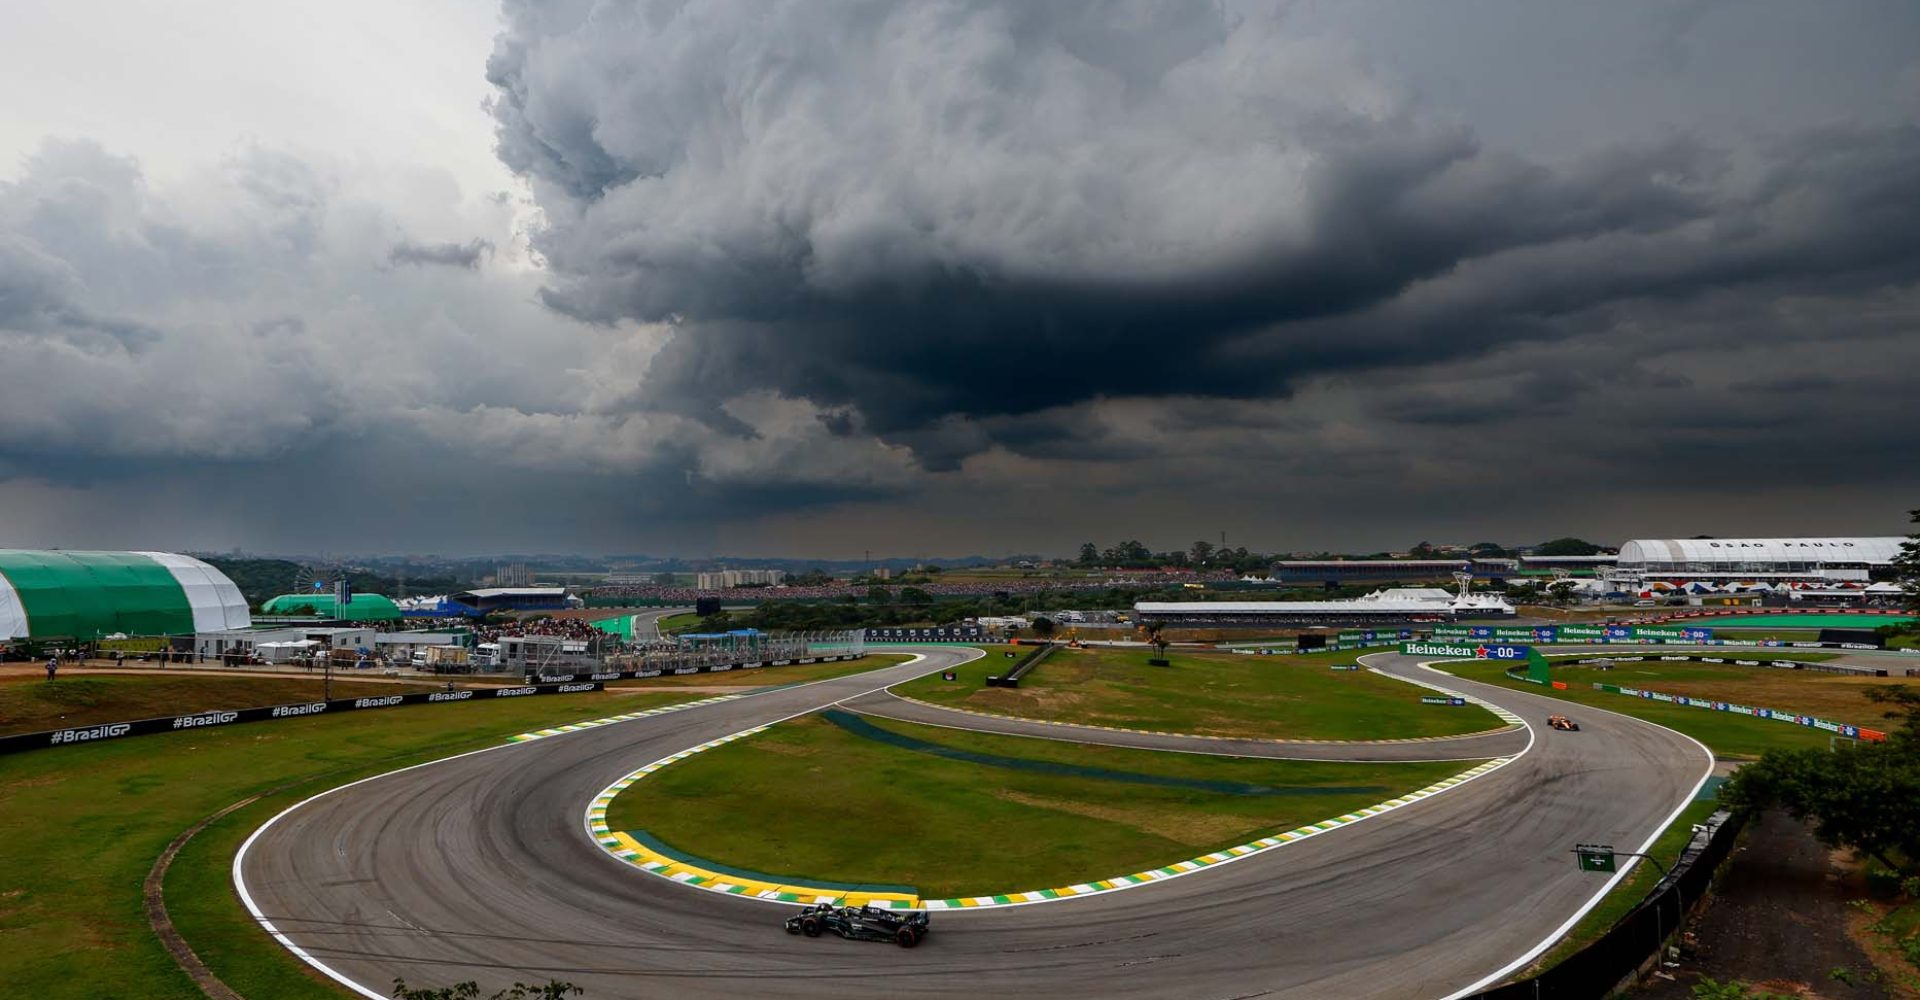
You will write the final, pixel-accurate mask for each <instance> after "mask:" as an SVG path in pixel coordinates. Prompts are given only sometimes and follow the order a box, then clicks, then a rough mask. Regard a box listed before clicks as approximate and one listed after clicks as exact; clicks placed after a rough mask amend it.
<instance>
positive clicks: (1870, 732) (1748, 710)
mask: <svg viewBox="0 0 1920 1000" xmlns="http://www.w3.org/2000/svg"><path fill="white" fill-rule="evenodd" d="M1661 658H1662V659H1671V657H1661ZM1593 689H1594V690H1596V691H1605V692H1608V693H1610V694H1622V695H1626V696H1628V697H1630V698H1645V699H1647V700H1649V701H1660V702H1666V703H1668V704H1670V705H1685V706H1686V707H1688V708H1704V709H1707V710H1708V711H1712V712H1731V713H1733V714H1735V715H1746V716H1751V717H1753V718H1756V719H1771V720H1773V721H1775V722H1785V723H1790V724H1792V725H1796V726H1806V727H1807V728H1809V729H1819V730H1824V731H1826V732H1829V733H1834V734H1836V735H1840V736H1845V737H1846V738H1848V739H1852V740H1870V741H1873V742H1876V743H1877V742H1882V741H1884V740H1885V739H1886V738H1887V734H1886V733H1883V732H1881V731H1879V730H1877V729H1862V728H1860V727H1858V726H1850V725H1847V724H1846V723H1844V722H1834V721H1832V720H1830V719H1820V718H1815V717H1814V716H1811V715H1796V714H1794V713H1792V712H1783V711H1780V710H1779V709H1777V708H1755V707H1753V706H1751V705H1737V704H1734V703H1732V702H1726V701H1714V700H1713V699H1711V698H1692V697H1688V696H1687V695H1683V694H1665V693H1663V692H1660V691H1647V690H1643V689H1640V688H1630V687H1619V686H1616V685H1613V684H1600V683H1595V684H1594V685H1593Z"/></svg>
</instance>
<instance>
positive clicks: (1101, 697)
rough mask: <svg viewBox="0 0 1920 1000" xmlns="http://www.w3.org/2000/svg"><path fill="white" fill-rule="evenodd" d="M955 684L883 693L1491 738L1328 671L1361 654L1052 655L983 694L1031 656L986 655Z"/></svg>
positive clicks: (1412, 690) (1006, 708)
mask: <svg viewBox="0 0 1920 1000" xmlns="http://www.w3.org/2000/svg"><path fill="white" fill-rule="evenodd" d="M983 648H985V649H986V650H987V656H986V657H985V658H984V659H980V660H975V661H974V662H972V663H968V664H965V665H962V666H961V667H959V668H957V670H956V671H955V673H956V674H957V675H958V679H957V680H953V681H948V680H943V679H942V678H941V676H940V674H938V673H934V674H929V675H928V676H926V677H921V678H918V679H915V680H912V681H908V682H906V683H904V684H900V685H896V686H895V687H894V688H893V689H892V690H894V691H895V692H898V693H899V694H902V695H905V696H907V697H910V698H918V699H920V700H921V701H927V702H932V703H934V704H936V705H943V706H946V707H949V708H964V709H970V710H973V711H978V712H991V713H995V714H999V715H1012V716H1018V717H1020V718H1025V719H1045V720H1049V721H1053V722H1072V723H1081V724H1086V725H1096V726H1113V727H1116V728H1120V729H1140V730H1156V731H1160V732H1175V733H1194V734H1198V735H1207V736H1238V737H1252V738H1260V739H1299V740H1396V739H1412V738H1417V737H1427V736H1458V735H1461V734H1463V733H1473V732H1480V731H1483V730H1488V729H1498V728H1499V727H1500V720H1499V719H1498V718H1495V717H1494V716H1493V715H1492V714H1491V713H1489V712H1487V711H1486V710H1485V709H1482V708H1479V707H1477V706H1473V705H1464V706H1451V707H1450V706H1435V705H1425V704H1422V703H1421V701H1420V699H1421V697H1422V696H1423V695H1431V694H1433V692H1432V691H1429V690H1426V689H1424V688H1420V687H1416V686H1414V685H1411V684H1406V683H1402V682H1400V681H1397V680H1393V679H1391V678H1387V677H1382V676H1380V675H1378V674H1373V673H1369V672H1367V671H1366V670H1334V669H1332V667H1334V666H1335V665H1347V664H1353V663H1355V662H1356V661H1357V659H1358V657H1360V656H1362V655H1365V653H1366V652H1380V650H1370V651H1369V650H1363V651H1348V652H1343V653H1307V654H1301V655H1289V656H1259V655H1247V654H1236V653H1182V652H1173V653H1171V654H1170V655H1169V656H1168V659H1169V660H1170V661H1171V666H1165V667H1154V666H1148V665H1147V660H1148V659H1149V658H1150V657H1152V656H1154V654H1153V652H1152V651H1150V650H1147V649H1140V648H1122V649H1109V648H1090V649H1058V650H1055V651H1054V653H1053V654H1052V655H1051V656H1049V657H1048V658H1047V659H1046V660H1045V661H1044V662H1042V663H1041V664H1040V665H1039V666H1037V667H1035V668H1034V669H1033V670H1032V671H1031V672H1030V673H1028V674H1027V675H1026V676H1025V677H1022V678H1021V679H1020V686H1019V687H1018V688H990V687H987V686H986V678H987V676H988V675H991V674H1002V673H1005V672H1006V671H1008V670H1011V669H1012V668H1013V665H1014V664H1015V663H1016V662H1017V660H1015V659H1009V658H1007V657H1006V656H1005V655H1004V654H1005V653H1006V652H1008V651H1013V652H1024V651H1025V650H1026V649H1030V648H1031V647H1017V646H1016V647H1004V646H987V647H983Z"/></svg>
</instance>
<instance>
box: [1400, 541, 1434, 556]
mask: <svg viewBox="0 0 1920 1000" xmlns="http://www.w3.org/2000/svg"><path fill="white" fill-rule="evenodd" d="M1437 554H1438V553H1436V552H1435V551H1434V548H1433V544H1432V543H1430V542H1424V541H1423V542H1421V543H1420V544H1418V545H1416V546H1414V547H1413V548H1411V549H1409V550H1407V555H1408V556H1409V557H1411V558H1414V559H1432V558H1433V557H1434V556H1435V555H1437Z"/></svg>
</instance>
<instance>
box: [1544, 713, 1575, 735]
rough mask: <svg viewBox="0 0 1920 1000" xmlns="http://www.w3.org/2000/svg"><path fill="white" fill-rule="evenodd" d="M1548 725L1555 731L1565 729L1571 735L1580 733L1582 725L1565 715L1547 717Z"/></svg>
mask: <svg viewBox="0 0 1920 1000" xmlns="http://www.w3.org/2000/svg"><path fill="white" fill-rule="evenodd" d="M1547 725H1549V726H1552V727H1553V728H1555V729H1564V730H1566V731H1567V732H1569V733H1577V732H1579V731H1580V724H1579V723H1578V722H1575V721H1573V720H1572V719H1569V718H1567V717H1566V716H1564V715H1549V716H1547Z"/></svg>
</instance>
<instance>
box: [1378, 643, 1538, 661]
mask: <svg viewBox="0 0 1920 1000" xmlns="http://www.w3.org/2000/svg"><path fill="white" fill-rule="evenodd" d="M1400 652H1401V653H1403V654H1405V655H1407V656H1457V657H1461V658H1463V659H1473V660H1524V659H1526V658H1527V654H1529V653H1531V652H1533V647H1531V646H1508V645H1504V644H1500V643H1475V644H1473V645H1465V644H1461V643H1451V642H1405V643H1401V644H1400Z"/></svg>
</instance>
